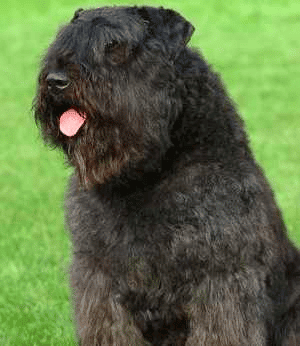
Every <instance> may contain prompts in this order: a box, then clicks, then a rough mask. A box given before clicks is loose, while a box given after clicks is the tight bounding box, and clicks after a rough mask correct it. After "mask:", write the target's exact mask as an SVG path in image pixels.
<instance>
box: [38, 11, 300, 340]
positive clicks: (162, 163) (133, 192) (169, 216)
mask: <svg viewBox="0 0 300 346" xmlns="http://www.w3.org/2000/svg"><path fill="white" fill-rule="evenodd" d="M193 30H194V28H193V26H192V25H191V24H190V23H189V22H187V21H186V20H185V19H184V18H183V17H181V16H180V15H179V14H178V13H176V12H174V11H171V10H165V9H162V8H159V9H157V8H150V7H128V8H127V7H111V8H109V7H107V8H98V9H94V10H87V11H83V10H79V11H77V12H76V13H75V16H74V18H73V19H72V21H71V22H70V23H69V24H68V25H66V26H64V27H63V28H62V29H61V30H60V31H59V33H58V35H57V38H56V40H55V41H54V42H53V43H52V44H51V45H50V48H49V50H48V51H47V53H46V55H45V58H44V59H43V62H42V69H41V73H40V77H39V85H38V92H37V96H36V99H35V102H34V110H35V118H36V121H37V123H38V125H39V126H40V128H41V131H42V134H43V137H44V138H45V140H46V141H47V143H50V144H52V145H54V146H55V147H58V148H61V149H62V150H63V151H64V152H65V154H66V158H67V160H68V162H69V163H70V164H71V165H72V166H74V175H73V176H72V177H71V180H70V184H69V187H68V192H67V194H66V214H67V225H68V228H69V229H70V231H71V234H72V241H73V246H74V249H73V250H74V253H73V264H72V267H71V274H70V276H71V285H72V288H73V293H74V303H75V314H76V320H77V330H78V336H79V339H80V342H81V345H84V346H91V345H102V346H109V345H111V346H128V345H130V346H141V345H154V346H167V345H169V346H176V345H177V346H180V345H181V346H183V345H189V346H217V345H218V346H276V345H277V346H297V345H298V346H299V345H300V265H299V263H300V261H299V252H298V251H297V250H296V248H295V247H294V246H293V245H292V244H291V242H290V241H289V240H288V238H287V233H286V229H285V226H284V223H283V221H282V217H281V213H280V211H279V209H278V207H277V205H276V202H275V200H274V196H273V193H272V191H271V189H270V187H269V185H268V183H267V181H266V179H265V177H264V175H263V173H262V171H261V169H260V168H259V166H258V164H257V162H256V161H255V159H254V157H253V154H252V152H251V150H250V148H249V144H248V140H247V137H246V134H245V131H244V127H243V123H242V121H241V119H240V117H239V115H238V114H237V112H236V110H235V107H234V104H233V102H232V101H231V100H230V98H229V97H228V95H227V93H226V91H225V90H224V87H223V85H222V83H221V81H220V78H219V77H218V75H217V74H216V73H214V72H213V71H212V69H211V67H210V66H209V65H208V64H207V63H206V62H205V60H204V59H203V57H202V56H201V55H200V53H198V52H197V51H195V50H191V49H190V48H188V47H187V42H188V41H189V39H190V37H191V35H192V33H193ZM70 109H72V110H73V112H75V113H77V114H79V115H80V116H82V118H84V120H82V122H83V125H82V126H81V127H80V128H79V129H78V131H77V132H76V134H75V135H72V136H69V135H66V134H64V133H63V132H62V125H61V122H62V120H61V119H62V115H63V114H67V113H65V112H68V110H70ZM70 121H71V120H70Z"/></svg>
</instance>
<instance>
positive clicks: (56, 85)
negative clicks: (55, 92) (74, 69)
mask: <svg viewBox="0 0 300 346" xmlns="http://www.w3.org/2000/svg"><path fill="white" fill-rule="evenodd" d="M46 80H47V82H48V87H49V89H59V90H63V89H65V88H67V86H68V85H69V84H70V81H69V79H68V77H67V76H66V74H65V73H64V72H50V73H49V74H48V76H47V77H46Z"/></svg>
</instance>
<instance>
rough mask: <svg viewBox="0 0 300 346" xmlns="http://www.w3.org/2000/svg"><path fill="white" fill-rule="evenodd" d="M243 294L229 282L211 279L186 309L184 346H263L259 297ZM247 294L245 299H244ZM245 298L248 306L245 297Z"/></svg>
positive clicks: (264, 329)
mask: <svg viewBox="0 0 300 346" xmlns="http://www.w3.org/2000/svg"><path fill="white" fill-rule="evenodd" d="M253 288H254V285H253V283H252V287H251V288H250V289H249V292H247V293H245V292H243V297H242V296H241V294H240V293H239V292H240V289H239V288H238V287H237V285H234V283H233V280H232V281H231V284H229V281H228V279H227V280H224V281H223V280H222V279H217V278H216V277H215V278H210V279H209V281H207V285H206V288H205V289H204V290H203V289H202V290H201V291H200V290H198V291H196V292H195V294H194V295H193V299H192V301H191V303H190V304H189V305H188V306H187V314H188V316H189V321H190V335H189V337H188V339H187V342H186V345H187V346H195V345H197V346H265V345H266V340H267V335H266V334H267V331H266V326H265V321H264V320H263V318H260V317H259V316H260V315H261V313H262V314H264V311H265V308H264V307H263V306H261V303H260V302H261V301H262V300H261V299H263V298H264V297H262V296H261V295H262V293H261V292H260V293H259V291H258V290H257V291H256V292H254V291H253ZM245 294H246V295H245ZM246 296H247V302H245V301H243V300H245V297H246Z"/></svg>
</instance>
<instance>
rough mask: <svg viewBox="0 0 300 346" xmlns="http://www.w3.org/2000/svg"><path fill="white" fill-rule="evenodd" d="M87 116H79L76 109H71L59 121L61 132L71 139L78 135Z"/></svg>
mask: <svg viewBox="0 0 300 346" xmlns="http://www.w3.org/2000/svg"><path fill="white" fill-rule="evenodd" d="M85 119H86V114H85V113H83V114H79V113H78V112H77V111H76V110H75V109H73V108H71V109H68V110H67V111H66V112H64V113H63V114H62V115H61V117H60V119H59V128H60V131H61V132H62V133H63V134H64V135H66V136H69V137H72V136H74V135H76V133H77V132H78V131H79V129H80V128H81V126H82V125H83V124H84V122H85Z"/></svg>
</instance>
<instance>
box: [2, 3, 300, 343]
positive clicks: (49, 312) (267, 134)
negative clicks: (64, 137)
mask: <svg viewBox="0 0 300 346" xmlns="http://www.w3.org/2000/svg"><path fill="white" fill-rule="evenodd" d="M109 4H111V3H110V2H101V1H97V2H91V1H89V2H87V1H83V0H82V1H78V0H67V1H66V0H48V1H40V0H32V1H26V0H11V1H7V2H5V4H4V3H3V4H2V11H1V13H0V31H1V33H0V44H1V54H0V59H1V68H0V80H1V83H0V98H1V104H2V111H1V113H0V117H1V141H0V158H1V168H0V172H1V175H0V210H1V213H0V218H1V220H0V224H1V238H0V268H1V271H0V279H1V287H0V345H3V346H6V345H13V346H15V345H19V346H20V345H30V346H33V345H47V346H49V345H76V343H75V339H74V327H73V322H72V310H71V307H70V291H69V289H68V282H67V279H68V274H67V270H68V265H69V262H70V241H69V237H68V234H67V233H66V232H65V230H64V219H63V195H64V187H65V184H66V181H67V177H68V175H69V174H70V169H66V167H65V166H64V164H63V157H62V155H61V154H60V153H58V152H54V151H50V150H48V149H47V148H46V147H45V146H44V145H43V143H42V142H41V140H40V138H39V134H38V131H37V129H36V127H35V124H34V121H33V117H32V112H31V102H32V98H33V96H34V93H35V87H36V79H37V73H38V68H39V61H40V57H41V56H42V52H43V51H44V50H45V49H46V47H47V46H48V45H49V43H50V42H51V40H52V39H53V37H54V35H55V32H56V30H57V27H58V26H59V25H60V24H61V23H63V22H66V21H68V20H69V19H70V18H71V17H72V14H73V12H74V11H75V10H76V9H77V8H78V7H91V6H97V7H98V6H103V5H109ZM114 4H116V5H121V4H123V5H126V4H131V5H134V4H137V5H142V4H147V5H150V4H151V5H153V6H164V7H169V8H173V9H176V10H177V11H179V12H180V13H182V14H183V15H184V16H185V17H186V18H187V19H188V20H190V21H191V22H192V23H193V24H194V26H195V27H196V31H195V33H194V35H193V38H192V40H191V43H190V44H191V45H192V46H195V47H199V48H200V49H201V51H202V52H203V54H204V56H205V57H206V58H207V60H208V61H209V62H210V63H211V64H212V65H213V66H214V68H215V70H217V71H218V72H220V73H221V75H222V77H223V80H224V82H225V84H226V85H227V87H228V89H229V91H230V94H231V95H232V97H233V99H234V100H235V102H236V104H237V107H238V109H239V112H240V114H241V115H242V117H243V119H244V120H245V123H246V126H247V129H248V133H249V137H250V140H251V147H252V149H253V151H254V152H255V155H256V158H257V160H258V161H259V162H260V164H261V165H262V167H263V168H264V170H265V172H266V175H267V177H268V179H269V181H270V183H271V185H272V187H273V189H274V191H275V194H276V198H277V200H278V203H279V206H280V208H281V209H282V212H283V215H284V220H285V222H286V225H287V228H288V232H289V234H290V237H291V239H292V240H293V241H294V242H295V243H296V244H298V245H299V246H300V227H299V224H300V222H299V221H300V206H299V205H300V177H299V173H300V150H299V147H300V114H299V113H300V112H299V109H300V97H299V94H298V92H300V39H299V32H300V2H299V1H298V0H264V1H262V0H248V1H246V0H245V1H242V0H232V1H230V2H229V1H226V2H225V1H220V0H210V1H189V0H185V1H174V0H170V1H160V2H158V1H151V2H150V3H149V2H138V1H135V2H134V1H131V2H126V3H125V2H123V1H118V2H114Z"/></svg>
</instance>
